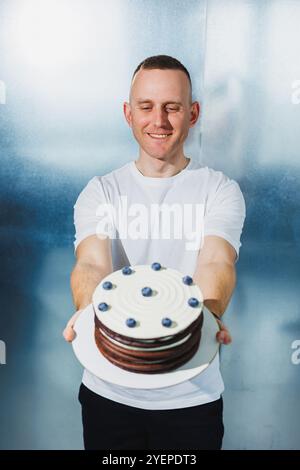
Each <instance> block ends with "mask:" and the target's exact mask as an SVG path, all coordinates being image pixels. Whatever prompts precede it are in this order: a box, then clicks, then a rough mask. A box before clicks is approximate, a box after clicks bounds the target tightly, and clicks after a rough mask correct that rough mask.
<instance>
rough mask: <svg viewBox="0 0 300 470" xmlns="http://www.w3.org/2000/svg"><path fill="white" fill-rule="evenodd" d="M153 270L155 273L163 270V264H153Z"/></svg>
mask: <svg viewBox="0 0 300 470" xmlns="http://www.w3.org/2000/svg"><path fill="white" fill-rule="evenodd" d="M151 268H152V269H154V271H159V270H160V269H161V264H160V263H152V264H151Z"/></svg>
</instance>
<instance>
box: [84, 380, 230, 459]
mask: <svg viewBox="0 0 300 470" xmlns="http://www.w3.org/2000/svg"><path fill="white" fill-rule="evenodd" d="M79 401H80V403H81V406H82V423H83V438H84V447H85V449H86V450H88V449H94V450H117V449H118V450H123V449H132V450H137V449H143V450H147V449H160V450H166V449H167V450H176V449H184V450H189V449H193V450H202V449H221V446H222V438H223V434H224V427H223V417H222V415H223V401H222V398H220V399H219V400H216V401H214V402H211V403H207V404H205V405H198V406H191V407H188V408H179V409H174V410H144V409H140V408H135V407H132V406H127V405H123V404H122V403H118V402H115V401H112V400H109V399H107V398H104V397H101V396H100V395H97V394H96V393H94V392H92V391H91V390H89V389H88V388H87V387H85V385H83V384H81V386H80V391H79Z"/></svg>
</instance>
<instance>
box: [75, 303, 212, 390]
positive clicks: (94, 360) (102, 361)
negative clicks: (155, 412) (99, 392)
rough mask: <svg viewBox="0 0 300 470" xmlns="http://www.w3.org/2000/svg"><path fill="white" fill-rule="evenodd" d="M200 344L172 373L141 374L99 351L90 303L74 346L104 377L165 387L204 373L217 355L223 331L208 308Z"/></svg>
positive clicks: (84, 362) (77, 326)
mask: <svg viewBox="0 0 300 470" xmlns="http://www.w3.org/2000/svg"><path fill="white" fill-rule="evenodd" d="M203 314H204V318H203V326H202V334H201V341H200V346H199V348H198V351H197V352H196V354H195V355H194V356H193V357H192V359H190V360H189V361H188V362H187V363H186V364H184V365H183V366H181V367H179V368H178V369H175V370H174V371H171V372H163V373H160V374H137V373H135V372H128V371H126V370H124V369H121V368H120V367H117V366H115V365H114V364H112V363H111V362H109V361H108V360H107V359H106V358H105V357H104V356H103V355H102V354H101V352H100V351H99V350H98V348H97V346H96V343H95V339H94V328H95V326H94V310H93V307H92V304H90V305H88V306H87V307H86V308H85V309H84V311H83V312H82V313H81V314H80V315H79V317H78V319H77V321H76V324H75V327H74V329H75V331H76V338H75V339H74V341H73V343H72V345H73V349H74V352H75V355H76V356H77V359H78V360H79V362H81V364H82V365H83V366H84V367H85V368H86V369H87V370H88V371H89V372H91V373H92V374H94V375H96V376H97V377H99V378H100V379H103V380H106V381H107V382H111V383H113V384H116V385H121V386H124V387H131V388H143V389H145V388H146V389H151V388H163V387H169V386H171V385H176V384H178V383H180V382H184V381H185V380H189V379H191V378H192V377H195V376H196V375H198V374H200V373H201V372H203V371H204V370H205V369H206V368H207V367H208V366H209V364H210V362H211V361H212V360H213V359H214V357H215V356H216V354H217V352H218V350H219V343H218V342H217V340H216V334H217V332H218V330H219V326H218V323H217V321H216V319H215V318H214V316H213V315H212V314H211V313H210V312H209V310H207V309H206V308H205V307H204V310H203Z"/></svg>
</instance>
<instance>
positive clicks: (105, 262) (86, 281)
mask: <svg viewBox="0 0 300 470" xmlns="http://www.w3.org/2000/svg"><path fill="white" fill-rule="evenodd" d="M76 258H77V261H76V264H75V266H74V269H73V271H72V274H71V290H72V295H73V301H74V305H75V308H76V313H75V314H74V315H73V316H72V317H71V318H70V320H69V321H68V323H67V326H66V328H65V330H64V332H63V335H64V337H65V339H66V340H67V341H73V339H74V338H75V332H74V330H73V326H74V324H75V321H76V320H77V318H78V316H79V314H80V313H81V311H82V310H83V309H84V308H85V307H86V306H87V305H89V304H90V303H91V301H92V295H93V293H94V290H95V288H96V287H97V285H98V284H99V282H101V280H102V279H103V278H104V277H105V276H107V275H108V274H110V273H111V272H112V270H113V266H112V256H111V240H110V238H108V237H106V238H104V239H100V238H98V237H97V236H96V235H92V236H90V237H87V238H85V239H84V240H83V241H82V242H81V243H80V244H79V245H78V247H77V250H76Z"/></svg>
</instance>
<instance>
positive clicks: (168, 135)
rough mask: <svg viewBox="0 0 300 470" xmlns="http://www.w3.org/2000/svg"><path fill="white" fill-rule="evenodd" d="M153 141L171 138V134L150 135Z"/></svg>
mask: <svg viewBox="0 0 300 470" xmlns="http://www.w3.org/2000/svg"><path fill="white" fill-rule="evenodd" d="M148 135H149V136H150V137H152V139H157V140H165V139H167V137H170V135H171V134H148Z"/></svg>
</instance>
